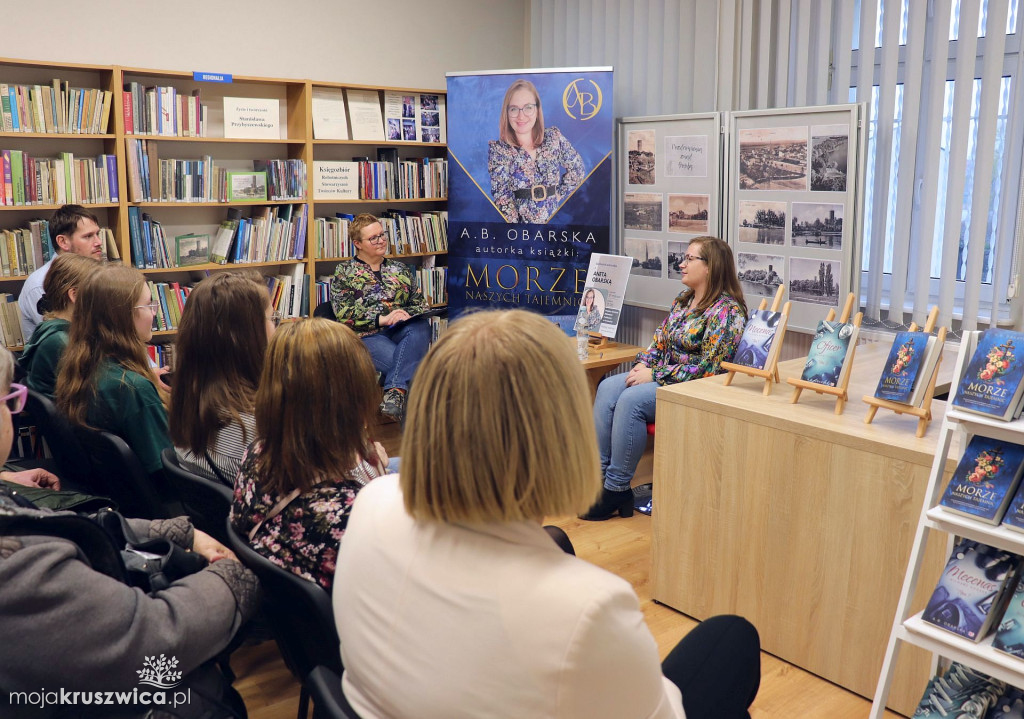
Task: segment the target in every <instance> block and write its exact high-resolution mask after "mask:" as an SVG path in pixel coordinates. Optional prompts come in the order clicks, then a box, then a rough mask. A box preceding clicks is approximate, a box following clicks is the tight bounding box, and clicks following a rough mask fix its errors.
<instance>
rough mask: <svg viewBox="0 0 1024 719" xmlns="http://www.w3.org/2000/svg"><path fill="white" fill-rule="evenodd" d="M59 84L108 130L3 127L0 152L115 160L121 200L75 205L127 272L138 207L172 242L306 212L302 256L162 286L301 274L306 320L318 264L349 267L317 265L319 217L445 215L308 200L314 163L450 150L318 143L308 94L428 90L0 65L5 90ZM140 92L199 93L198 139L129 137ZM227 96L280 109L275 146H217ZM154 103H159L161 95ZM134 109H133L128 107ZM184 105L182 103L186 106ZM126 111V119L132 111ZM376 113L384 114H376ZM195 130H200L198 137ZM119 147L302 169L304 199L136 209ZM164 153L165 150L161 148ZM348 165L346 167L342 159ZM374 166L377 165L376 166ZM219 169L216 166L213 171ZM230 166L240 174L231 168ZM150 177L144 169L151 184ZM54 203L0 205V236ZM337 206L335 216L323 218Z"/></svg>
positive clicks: (401, 143) (424, 257)
mask: <svg viewBox="0 0 1024 719" xmlns="http://www.w3.org/2000/svg"><path fill="white" fill-rule="evenodd" d="M54 78H58V79H60V80H62V81H67V82H68V84H69V87H70V88H86V89H93V90H99V91H107V92H110V93H111V102H110V111H109V116H108V119H107V123H106V127H105V128H102V130H103V131H101V132H89V133H85V132H83V133H75V132H13V131H5V130H4V128H3V126H2V125H0V149H9V150H22V151H24V152H25V153H26V154H27V155H31V156H32V157H39V158H52V157H54V156H59V154H60V153H61V152H72V153H73V154H74V156H75V158H76V159H79V158H82V159H84V158H90V157H92V158H95V157H96V156H98V155H101V154H106V155H113V156H115V157H116V164H117V182H118V188H119V195H118V197H116V198H115V199H114V201H111V202H102V203H81V204H83V205H84V206H85V207H87V208H89V209H90V210H91V211H93V212H95V213H96V214H97V215H98V217H99V219H100V224H101V226H105V227H109V228H111V230H112V231H113V233H114V239H115V243H116V244H117V247H118V250H119V252H120V255H121V261H122V262H124V263H125V264H127V265H134V261H133V258H132V249H131V247H132V243H131V237H130V229H129V208H133V207H134V208H139V209H140V210H144V211H147V212H150V213H153V218H154V219H156V220H158V221H159V222H160V223H161V225H162V227H163V230H164V236H165V237H168V238H173V237H174V236H176V235H178V234H183V233H189V232H195V233H197V234H203V233H206V234H209V235H210V236H211V240H212V238H213V237H214V236H215V235H216V230H217V228H218V226H219V224H220V222H222V221H223V220H224V219H225V216H226V213H227V210H228V208H243V209H244V208H247V207H279V206H283V205H296V206H298V205H304V206H305V209H306V241H305V251H304V254H305V257H303V258H300V259H289V260H281V261H273V262H254V263H229V264H226V265H221V264H204V265H191V266H187V267H167V268H150V269H144V270H143V272H144V273H145V274H146V275H147V277H154V276H162V275H166V276H168V277H172V276H181V275H187V274H188V273H192V272H204V273H205V272H218V271H225V270H237V269H256V270H257V271H260V272H261V273H263V274H267V275H274V274H278V272H276V270H283V269H284V268H291V267H294V266H295V265H303V266H304V271H303V274H304V275H306V276H307V278H308V285H309V286H308V288H307V289H308V291H309V296H310V311H312V308H313V307H314V306H315V304H316V278H317V269H318V263H326V262H340V261H342V260H344V259H347V258H317V257H314V254H315V253H314V250H313V245H312V243H313V242H315V233H314V228H313V221H314V218H315V217H316V211H317V209H319V210H320V212H321V213H324V212H328V211H329V214H333V213H334V212H335V211H340V208H341V207H344V208H345V209H344V211H345V212H351V213H353V214H356V213H358V212H360V211H365V212H372V213H374V214H376V210H379V209H381V208H384V207H396V208H397V207H401V208H410V209H415V208H417V207H419V208H422V209H427V208H429V209H430V210H437V209H443V208H444V207H445V203H446V202H447V200H446V199H445V198H435V197H424V198H408V199H406V198H403V199H395V200H320V201H318V200H315V199H314V198H313V162H314V160H315V159H324V160H326V159H342V158H344V153H346V152H348V153H350V154H351V151H352V150H353V149H355V148H364V151H365V154H367V155H370V154H375V150H373V151H372V152H371V151H370V149H371V148H396V149H399V151H400V154H399V160H400V161H401V160H407V159H414V158H415V159H419V158H444V157H445V155H446V152H447V145H446V144H445V143H443V142H420V141H410V140H372V141H367V140H328V139H320V140H318V139H315V138H314V132H313V90H314V88H336V89H340V90H363V91H373V92H377V93H378V98H379V99H380V101H381V103H382V104H383V101H384V97H385V96H384V93H385V92H398V93H403V94H414V95H421V94H425V95H438V96H439V97H441V98H444V99H445V100H446V99H447V94H446V92H445V91H443V90H436V89H428V88H407V87H391V86H375V85H363V84H358V83H347V82H337V81H334V80H329V81H320V80H317V81H313V80H309V79H304V78H275V77H257V76H243V75H234V76H232V78H231V81H230V82H225V83H219V82H205V81H197V80H196V79H195V77H194V75H193V73H192V72H191V71H183V70H168V69H159V68H144V67H131V66H122V65H90V64H78V63H59V62H42V61H35V60H19V59H14V58H0V83H5V84H9V85H11V86H17V85H23V86H34V85H39V86H40V87H42V88H43V89H46V88H48V87H52V81H53V79H54ZM133 82H134V83H138V84H139V86H141V88H142V89H143V90H144V89H146V88H152V87H173V88H174V90H175V95H174V96H175V97H176V98H181V97H185V96H191V95H192V92H193V91H194V90H199V102H200V103H201V104H202V105H205V106H207V108H208V111H207V113H206V118H207V120H206V127H205V130H206V132H205V134H204V135H203V136H196V135H160V134H154V133H142V132H136V131H135V128H131V127H126V126H125V120H126V118H125V115H124V102H125V99H126V98H125V96H128V99H129V101H130V97H131V96H130V93H129V92H128V91H127V90H125V89H124V88H125V85H126V84H128V83H133ZM224 97H240V98H262V99H276V100H278V101H279V112H280V128H281V132H280V134H281V135H282V137H280V138H251V139H250V138H231V137H223V134H224V127H223V115H222V113H221V112H220V108H221V107H222V105H223V98H224ZM158 102H159V96H158ZM129 104H131V102H129ZM183 106H187V104H183ZM132 107H133V114H134V108H135V105H132ZM382 114H383V107H382ZM197 129H198V128H197ZM126 139H133V140H134V139H137V140H146V141H148V142H154V143H157V146H158V148H160V149H159V150H158V154H159V156H160V157H161V159H200V158H201V157H202V156H204V155H209V156H211V157H213V160H214V162H215V163H217V164H218V166H219V167H223V168H225V169H229V170H235V169H238V170H241V171H246V168H248V169H251V167H252V165H251V162H252V160H255V159H280V160H302V161H303V162H304V163H305V168H306V186H307V193H306V194H307V197H305V198H304V199H294V200H268V201H251V202H250V201H233V202H170V201H164V202H158V201H144V202H134V201H131V198H130V188H129V182H128V180H129V178H128V169H129V168H128V158H127V153H128V150H127V145H126V142H125V140H126ZM165 144H166V146H167V148H168V149H167V150H166V151H164V150H163V149H162V147H161V146H163V145H165ZM345 159H350V158H345ZM372 159H376V158H375V157H374V158H372ZM220 161H223V164H222V163H221V162H220ZM236 166H237V167H236ZM153 172H154V171H153V170H152V169H151V170H150V174H151V176H153ZM59 207H60V205H59V204H34V205H0V229H14V228H20V227H25V226H27V223H28V221H29V220H30V219H36V218H39V217H43V218H47V219H48V218H49V215H51V214H52V213H53V212H54V211H55V210H57V209H58V208H59ZM331 207H334V208H335V209H333V210H332V209H330V208H331ZM445 254H446V252H444V251H440V252H420V253H413V254H404V255H389V257H391V258H393V259H399V260H402V261H407V262H410V263H412V264H415V265H420V264H422V263H424V262H430V263H433V262H435V261H436V258H437V257H439V256H444V255H445ZM26 278H27V275H26V274H19V275H17V276H7V277H3V276H0V292H8V293H11V294H17V292H18V291H19V290H20V288H21V284H22V283H23V282H24V281H25V279H26ZM173 334H174V331H165V332H156V333H154V336H156V337H168V336H172V335H173Z"/></svg>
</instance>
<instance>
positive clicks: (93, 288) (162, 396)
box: [56, 264, 171, 475]
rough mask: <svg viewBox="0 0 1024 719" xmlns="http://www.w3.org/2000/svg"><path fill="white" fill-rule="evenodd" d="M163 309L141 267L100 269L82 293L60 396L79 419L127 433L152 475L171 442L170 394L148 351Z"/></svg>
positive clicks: (63, 407) (158, 469)
mask: <svg viewBox="0 0 1024 719" xmlns="http://www.w3.org/2000/svg"><path fill="white" fill-rule="evenodd" d="M156 308H157V305H156V303H155V302H153V298H152V296H151V295H150V291H149V287H148V286H147V285H146V278H145V277H144V276H143V274H142V273H141V272H139V271H138V270H137V269H135V268H133V267H126V266H124V265H114V264H110V265H104V266H102V267H100V269H98V270H97V271H96V272H94V273H92V274H91V275H90V276H89V277H88V278H87V279H86V280H85V282H83V283H82V286H81V287H80V288H79V290H78V298H77V300H76V302H75V320H74V322H72V323H71V333H70V336H69V341H68V346H67V349H65V350H64V356H63V358H62V359H61V362H60V370H59V373H58V377H57V393H56V404H57V409H59V410H60V411H61V412H63V413H64V414H65V415H66V416H67V418H68V419H69V420H70V421H71V423H72V424H76V425H79V426H83V427H92V428H95V429H100V430H103V431H106V432H110V433H112V434H116V435H117V436H119V437H121V438H122V439H123V440H124V441H125V442H127V444H128V446H129V447H131V448H132V450H133V451H134V452H135V454H136V456H138V458H139V461H140V462H141V463H142V466H143V468H144V469H145V470H146V472H148V473H149V474H151V475H152V474H156V473H159V472H161V471H162V469H163V462H162V461H161V459H160V453H161V452H162V451H163V450H164V448H166V447H170V446H171V438H170V437H169V436H168V434H167V408H166V401H167V392H166V391H165V390H164V388H163V387H162V386H161V384H160V383H159V381H158V379H157V374H156V372H154V371H153V369H151V368H150V366H149V361H148V360H149V358H148V357H147V355H146V342H148V341H149V340H150V339H151V338H152V337H153V316H154V315H155V314H156Z"/></svg>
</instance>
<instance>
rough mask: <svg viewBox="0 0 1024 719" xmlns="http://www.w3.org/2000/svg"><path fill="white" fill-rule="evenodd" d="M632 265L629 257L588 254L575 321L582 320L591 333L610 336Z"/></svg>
mask: <svg viewBox="0 0 1024 719" xmlns="http://www.w3.org/2000/svg"><path fill="white" fill-rule="evenodd" d="M632 264H633V258H632V257H623V256H621V255H603V254H600V253H594V254H592V255H591V256H590V267H589V268H588V269H587V280H586V283H585V284H584V286H583V299H582V301H581V302H580V308H579V313H578V315H577V320H580V319H582V320H583V323H584V326H585V327H586V330H587V331H588V332H590V333H591V334H600V335H601V336H602V337H609V338H611V337H614V336H615V333H616V331H618V328H619V317H620V316H621V314H622V302H623V300H625V299H626V283H627V282H629V268H630V266H631V265H632Z"/></svg>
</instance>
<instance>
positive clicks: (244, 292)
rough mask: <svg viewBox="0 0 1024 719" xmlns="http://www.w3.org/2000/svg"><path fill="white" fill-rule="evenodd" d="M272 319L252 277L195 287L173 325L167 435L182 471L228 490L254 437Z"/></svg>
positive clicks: (234, 276) (218, 278) (266, 296)
mask: <svg viewBox="0 0 1024 719" xmlns="http://www.w3.org/2000/svg"><path fill="white" fill-rule="evenodd" d="M280 317H281V316H280V314H278V313H277V312H275V311H274V308H273V307H272V306H271V304H270V293H269V292H267V286H266V285H265V284H264V283H263V281H262V277H261V275H259V274H258V273H256V272H253V271H248V272H221V273H218V274H215V275H213V276H212V277H207V278H206V279H204V280H203V281H202V282H200V283H199V284H197V285H196V286H195V287H194V288H193V290H192V292H191V293H190V294H189V296H188V302H186V303H185V310H184V312H182V315H181V324H180V325H179V327H178V341H177V347H176V349H177V359H176V365H175V372H174V386H173V387H172V389H171V408H170V432H171V439H172V440H173V441H174V451H175V452H176V453H177V455H178V460H179V462H180V463H181V465H182V466H183V467H185V468H186V469H188V470H189V471H191V472H194V473H195V474H198V475H201V476H203V477H206V478H207V479H211V480H214V481H220V482H222V483H224V484H226V485H228V486H229V487H234V484H235V476H236V475H237V474H238V468H239V466H240V465H241V463H242V456H243V455H244V454H245V449H246V447H248V446H249V443H250V442H252V441H253V439H254V438H255V436H256V417H255V415H254V413H253V412H254V407H255V406H256V389H257V387H259V383H260V374H261V373H262V372H263V359H264V357H265V356H266V353H267V342H269V341H270V338H271V337H273V336H274V330H275V328H276V327H277V325H278V324H279V323H280Z"/></svg>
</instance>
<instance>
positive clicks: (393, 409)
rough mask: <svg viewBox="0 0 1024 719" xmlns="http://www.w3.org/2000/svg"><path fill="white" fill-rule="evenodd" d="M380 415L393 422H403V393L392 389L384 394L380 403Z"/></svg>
mask: <svg viewBox="0 0 1024 719" xmlns="http://www.w3.org/2000/svg"><path fill="white" fill-rule="evenodd" d="M380 413H381V414H383V415H385V416H386V417H390V418H391V419H393V420H394V421H395V422H403V421H404V420H405V392H403V391H402V390H400V389H395V388H394V387H392V388H391V389H389V390H388V391H387V392H385V393H384V400H383V401H382V402H381V403H380Z"/></svg>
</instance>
